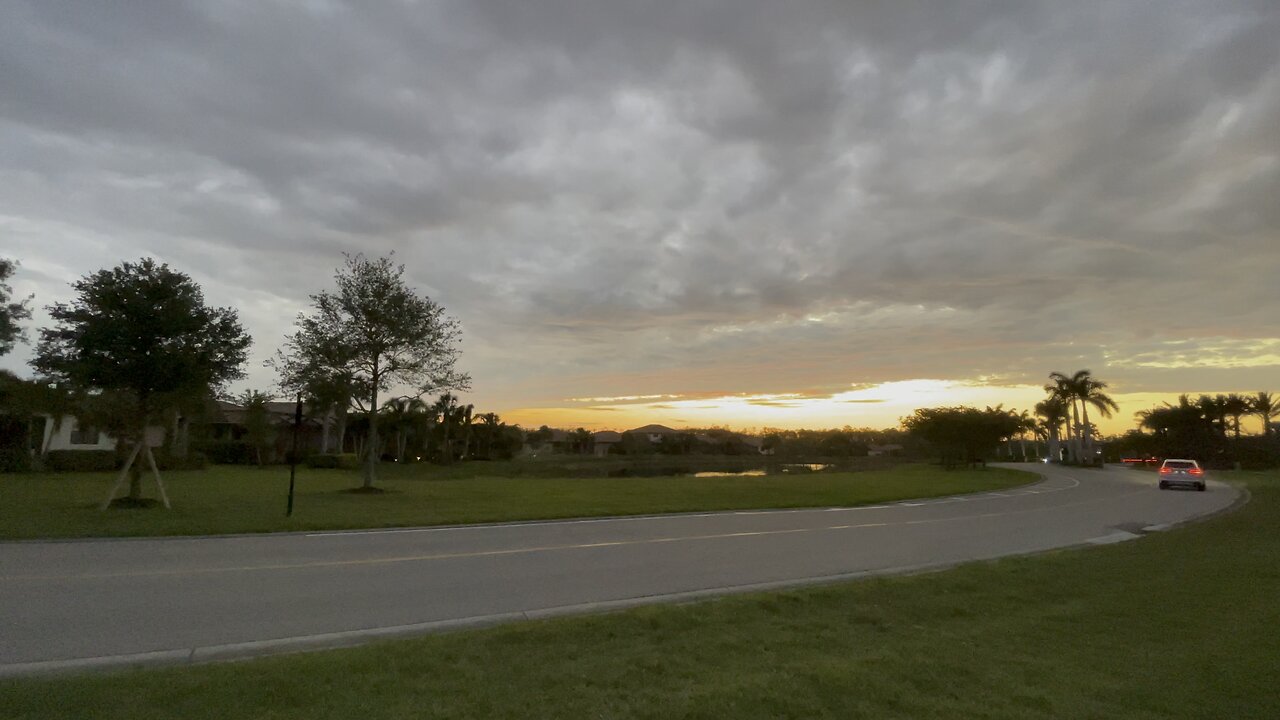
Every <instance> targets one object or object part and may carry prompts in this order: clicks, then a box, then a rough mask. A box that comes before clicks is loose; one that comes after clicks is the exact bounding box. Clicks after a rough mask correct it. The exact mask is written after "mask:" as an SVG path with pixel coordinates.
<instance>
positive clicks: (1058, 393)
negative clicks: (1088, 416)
mask: <svg viewBox="0 0 1280 720" xmlns="http://www.w3.org/2000/svg"><path fill="white" fill-rule="evenodd" d="M1083 372H1085V373H1086V374H1087V373H1088V371H1087V370H1085V371H1083ZM1079 377H1080V373H1079V372H1077V373H1076V374H1075V375H1071V376H1067V375H1064V374H1063V373H1060V372H1051V373H1049V379H1050V380H1052V381H1053V382H1052V383H1050V384H1048V385H1045V386H1044V389H1045V391H1046V392H1048V393H1049V394H1050V395H1051V396H1053V397H1056V398H1058V399H1059V400H1061V401H1062V404H1063V406H1064V407H1065V408H1066V409H1067V417H1066V418H1065V420H1066V423H1067V460H1068V461H1069V462H1073V463H1075V462H1079V461H1080V455H1081V452H1080V444H1079V438H1078V437H1077V432H1076V431H1077V430H1079V428H1080V411H1079V410H1078V409H1076V399H1077V398H1078V397H1080V393H1079V392H1078V391H1077V388H1078V380H1077V378H1079Z"/></svg>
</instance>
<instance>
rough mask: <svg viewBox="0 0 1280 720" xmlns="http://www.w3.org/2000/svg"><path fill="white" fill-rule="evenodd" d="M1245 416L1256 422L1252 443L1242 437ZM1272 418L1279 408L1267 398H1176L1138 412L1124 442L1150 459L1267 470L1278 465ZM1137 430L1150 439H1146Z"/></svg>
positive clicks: (1277, 440) (1265, 394)
mask: <svg viewBox="0 0 1280 720" xmlns="http://www.w3.org/2000/svg"><path fill="white" fill-rule="evenodd" d="M1250 416H1253V417H1257V418H1258V419H1259V420H1260V421H1261V424H1262V433H1261V435H1259V436H1257V437H1253V438H1250V437H1242V435H1243V431H1242V425H1243V421H1244V419H1245V418H1247V417H1250ZM1277 416H1280V407H1277V404H1276V397H1275V395H1273V394H1272V393H1270V392H1259V393H1257V394H1256V395H1240V394H1237V393H1228V394H1220V395H1200V396H1198V397H1196V398H1194V399H1193V398H1191V397H1190V396H1188V395H1180V396H1179V397H1178V402H1177V403H1176V404H1170V403H1164V404H1163V405H1160V406H1158V407H1154V408H1150V409H1148V410H1141V411H1139V412H1138V413H1137V418H1138V424H1139V428H1140V430H1139V431H1136V432H1135V433H1130V435H1129V436H1127V437H1126V439H1127V441H1128V442H1129V443H1130V444H1132V445H1135V447H1136V446H1142V447H1141V448H1140V449H1141V450H1143V451H1146V452H1149V453H1151V454H1152V455H1162V456H1169V455H1185V456H1190V457H1194V458H1196V459H1198V460H1202V461H1205V462H1209V463H1213V464H1215V465H1225V466H1230V465H1232V464H1234V463H1237V462H1241V461H1245V462H1247V463H1248V464H1250V465H1270V464H1274V463H1275V462H1276V461H1278V460H1280V447H1277V446H1280V435H1277V432H1276V425H1275V420H1276V418H1277ZM1141 430H1147V431H1150V433H1151V434H1150V435H1145V434H1143V433H1142V432H1141Z"/></svg>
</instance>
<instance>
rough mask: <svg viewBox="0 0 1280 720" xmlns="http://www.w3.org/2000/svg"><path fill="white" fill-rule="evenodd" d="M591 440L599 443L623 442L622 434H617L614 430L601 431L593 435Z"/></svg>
mask: <svg viewBox="0 0 1280 720" xmlns="http://www.w3.org/2000/svg"><path fill="white" fill-rule="evenodd" d="M591 438H592V439H593V440H595V441H596V442H598V443H611V442H622V433H616V432H614V431H612V430H601V431H600V432H597V433H592V434H591Z"/></svg>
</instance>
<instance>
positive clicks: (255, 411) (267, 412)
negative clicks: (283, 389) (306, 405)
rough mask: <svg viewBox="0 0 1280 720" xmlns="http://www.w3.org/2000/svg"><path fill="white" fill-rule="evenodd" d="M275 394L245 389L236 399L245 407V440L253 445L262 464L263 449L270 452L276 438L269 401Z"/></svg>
mask: <svg viewBox="0 0 1280 720" xmlns="http://www.w3.org/2000/svg"><path fill="white" fill-rule="evenodd" d="M274 399H275V396H273V395H271V394H269V393H265V392H259V391H257V390H245V391H244V392H243V393H241V394H240V395H239V396H238V397H237V398H236V401H237V402H239V403H240V406H241V407H243V408H244V427H245V430H246V432H245V436H244V439H245V442H248V443H249V444H250V445H252V446H253V453H254V457H255V458H256V459H257V460H258V465H259V467H261V465H262V451H263V450H264V449H266V450H267V451H268V452H269V451H270V449H271V446H272V444H273V443H274V442H275V440H276V433H275V430H276V429H275V427H274V426H273V425H272V424H271V409H270V408H268V407H267V403H269V402H271V401H272V400H274Z"/></svg>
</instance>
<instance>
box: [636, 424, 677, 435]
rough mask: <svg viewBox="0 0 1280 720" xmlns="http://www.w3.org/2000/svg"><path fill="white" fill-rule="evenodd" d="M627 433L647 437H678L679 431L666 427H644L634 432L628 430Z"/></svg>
mask: <svg viewBox="0 0 1280 720" xmlns="http://www.w3.org/2000/svg"><path fill="white" fill-rule="evenodd" d="M627 432H629V433H645V434H647V435H679V434H680V431H679V430H673V429H672V428H669V427H667V426H666V425H645V426H644V427H638V428H636V429H634V430H628V431H627Z"/></svg>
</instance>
